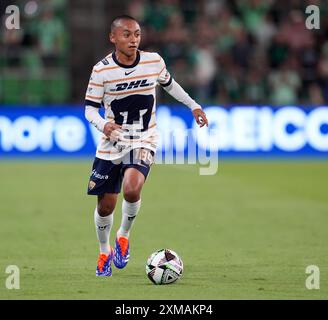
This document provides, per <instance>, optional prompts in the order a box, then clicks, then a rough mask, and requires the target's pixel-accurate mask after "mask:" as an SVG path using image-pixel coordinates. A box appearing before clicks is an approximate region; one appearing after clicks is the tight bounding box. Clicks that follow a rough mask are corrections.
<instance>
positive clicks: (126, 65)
mask: <svg viewBox="0 0 328 320" xmlns="http://www.w3.org/2000/svg"><path fill="white" fill-rule="evenodd" d="M112 58H113V60H114V62H115V63H116V64H117V65H119V66H120V67H122V68H134V67H135V66H136V65H137V64H138V63H139V61H140V53H139V50H138V51H137V58H136V60H135V61H134V62H133V63H132V64H130V65H128V64H123V63H121V62H119V61H118V60H117V58H116V54H115V51H114V52H113V54H112Z"/></svg>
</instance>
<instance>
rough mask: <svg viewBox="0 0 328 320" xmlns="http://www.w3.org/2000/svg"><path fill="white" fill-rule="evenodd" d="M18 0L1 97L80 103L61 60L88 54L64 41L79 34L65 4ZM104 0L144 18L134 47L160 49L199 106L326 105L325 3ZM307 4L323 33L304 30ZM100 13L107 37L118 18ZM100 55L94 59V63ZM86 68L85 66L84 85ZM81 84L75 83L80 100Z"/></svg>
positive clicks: (6, 36)
mask: <svg viewBox="0 0 328 320" xmlns="http://www.w3.org/2000/svg"><path fill="white" fill-rule="evenodd" d="M1 1H2V0H1ZM4 1H5V0H4ZM5 2H6V1H5ZM95 2H97V1H95ZM102 2H104V1H102ZM107 2H108V1H107ZM23 3H24V6H23V9H22V17H23V18H22V19H23V21H22V25H23V26H24V27H23V28H22V29H21V30H19V32H17V31H15V30H12V31H10V30H2V31H1V32H2V35H1V41H2V44H1V45H2V47H3V48H4V49H3V54H2V55H1V58H0V64H1V66H2V67H4V72H2V73H1V76H0V77H1V78H0V80H1V86H2V88H1V89H0V103H19V102H21V103H64V102H67V103H69V102H79V101H75V100H74V98H72V96H71V95H70V88H71V86H74V81H76V79H75V78H74V76H72V74H73V75H74V72H73V73H72V70H71V69H70V64H69V62H68V61H69V59H68V58H67V57H68V56H69V55H70V54H71V55H73V56H74V54H77V53H79V54H80V55H83V54H84V51H83V48H74V47H72V46H70V41H69V39H70V37H74V36H75V35H74V33H72V32H70V30H69V28H68V22H67V20H68V17H67V14H66V12H67V11H66V10H65V9H67V5H68V4H67V1H65V0H45V1H42V2H41V1H38V2H37V1H23ZM109 3H110V4H109V5H114V3H120V10H121V11H120V12H117V13H120V14H129V15H131V16H133V17H135V18H136V19H137V20H138V21H140V24H141V27H142V43H141V46H140V49H142V50H145V51H157V52H159V53H160V54H161V55H162V57H163V58H164V60H165V61H166V64H167V67H168V69H169V71H170V72H171V74H172V75H173V77H174V78H175V79H176V80H177V81H178V82H179V83H180V84H181V85H182V86H183V87H184V88H185V89H186V91H187V92H188V93H189V94H190V95H191V96H192V97H193V98H195V99H197V100H198V101H199V102H200V103H201V104H219V105H231V104H253V105H254V104H255V105H260V104H272V105H294V104H301V105H320V104H327V103H328V3H327V1H317V0H289V1H286V0H266V1H264V0H230V1H228V0H226V1H225V0H199V1H189V0H133V1H126V0H121V1H109ZM311 4H314V5H317V6H318V7H319V8H320V29H319V30H308V29H306V27H305V19H306V17H307V15H306V13H305V8H306V7H307V6H308V5H311ZM107 5H108V4H107ZM103 12H104V14H105V15H107V16H108V24H107V27H106V28H104V29H105V30H102V32H103V35H102V36H103V41H104V42H106V41H108V38H107V33H108V31H109V21H110V20H111V19H112V18H114V17H113V16H111V15H112V14H113V12H110V11H108V12H107V11H106V10H105V11H103ZM98 32H99V30H98ZM99 58H101V57H99ZM96 62H97V61H96V60H95V61H90V65H92V64H95V63H96ZM89 74H90V70H89V69H88V70H86V79H85V81H86V82H87V80H88V75H89ZM21 79H25V81H27V80H28V81H27V82H29V83H31V88H28V89H26V88H25V89H24V90H23V91H20V90H19V83H20V81H21ZM31 79H32V80H31ZM86 82H85V83H86ZM54 84H56V85H54ZM30 90H33V92H34V93H33V92H32V93H31V91H30ZM84 90H85V88H84V89H83V90H80V91H81V97H82V96H83V95H84ZM16 92H17V94H16ZM22 92H23V93H22ZM159 95H160V96H159V99H158V100H159V102H162V103H174V102H175V101H174V100H173V99H172V98H170V96H169V95H167V94H166V93H165V92H163V90H161V91H159ZM81 102H83V101H81Z"/></svg>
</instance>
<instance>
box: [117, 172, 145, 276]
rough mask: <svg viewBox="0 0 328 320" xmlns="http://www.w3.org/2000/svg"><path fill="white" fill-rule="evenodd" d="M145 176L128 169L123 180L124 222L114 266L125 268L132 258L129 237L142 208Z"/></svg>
mask: <svg viewBox="0 0 328 320" xmlns="http://www.w3.org/2000/svg"><path fill="white" fill-rule="evenodd" d="M144 182H145V176H144V175H143V174H142V173H141V172H140V171H138V170H137V169H135V168H127V169H126V170H125V172H124V179H123V202H122V221H121V226H120V228H119V230H118V231H117V237H116V241H115V255H114V259H113V262H114V265H115V266H116V267H117V268H119V269H121V268H124V267H125V266H126V265H127V263H128V261H129V258H130V248H129V235H130V230H131V228H132V225H133V222H134V219H135V217H136V216H137V214H138V212H139V209H140V206H141V197H140V195H141V190H142V187H143V184H144Z"/></svg>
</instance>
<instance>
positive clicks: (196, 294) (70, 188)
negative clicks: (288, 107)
mask: <svg viewBox="0 0 328 320" xmlns="http://www.w3.org/2000/svg"><path fill="white" fill-rule="evenodd" d="M91 163H92V160H90V161H76V162H75V161H68V162H55V161H43V162H42V161H38V162H34V161H24V162H23V161H16V162H15V161H1V162H0V177H1V183H0V217H1V221H0V239H1V242H0V299H327V298H328V255H327V240H328V231H327V230H328V229H327V226H328V186H327V181H328V163H327V162H324V161H321V162H320V161H317V162H315V161H312V162H311V161H306V162H301V161H281V162H278V161H275V162H274V161H266V162H265V161H263V162H261V161H248V162H241V161H234V162H233V161H230V162H229V161H221V162H220V163H219V170H218V173H217V174H216V175H214V176H200V175H199V171H198V169H199V167H198V166H195V165H190V166H183V165H155V166H154V167H153V168H152V172H151V174H150V176H149V180H148V181H147V183H146V185H145V187H144V190H143V195H142V199H143V203H142V208H141V211H140V212H139V216H138V217H137V219H136V221H135V224H134V229H133V230H132V232H131V259H130V262H129V264H128V265H127V267H126V268H125V269H124V270H117V269H115V268H114V269H113V276H112V277H111V278H97V277H95V267H96V260H97V255H98V245H97V241H96V234H95V229H94V224H93V210H94V207H95V202H96V198H95V197H92V196H87V195H86V193H85V192H86V186H87V181H88V177H89V172H90V168H91ZM120 199H121V196H120ZM120 207H121V205H120V203H119V205H118V207H117V209H116V212H115V219H114V220H115V222H114V227H113V229H112V233H111V243H113V240H114V236H115V233H116V230H117V228H118V226H119V224H120V220H121V212H120ZM164 247H167V248H171V249H173V250H175V251H176V252H177V253H178V254H179V255H180V256H181V258H182V260H183V261H184V265H185V269H184V274H183V277H182V278H181V279H180V280H179V281H178V282H176V283H175V284H172V285H167V286H155V285H153V284H152V283H151V282H150V281H149V280H148V278H147V277H146V274H145V262H146V259H147V257H148V256H149V255H150V254H151V253H152V252H153V251H155V250H157V249H161V248H164ZM8 265H17V266H18V267H19V269H20V289H19V290H14V289H13V290H9V289H7V288H6V286H5V282H6V278H7V277H8V274H6V273H5V269H6V267H7V266H8ZM308 265H317V266H318V267H319V268H320V289H319V290H315V289H314V290H308V289H307V288H306V287H305V281H306V278H307V277H308V276H309V275H307V274H306V273H305V269H306V267H307V266H308Z"/></svg>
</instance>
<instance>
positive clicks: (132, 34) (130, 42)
mask: <svg viewBox="0 0 328 320" xmlns="http://www.w3.org/2000/svg"><path fill="white" fill-rule="evenodd" d="M140 40H141V31H140V26H139V24H138V23H137V22H136V21H133V20H123V21H121V22H120V24H119V26H117V27H116V28H115V29H114V31H113V32H112V33H111V35H110V41H111V42H112V43H114V45H115V47H116V50H118V51H120V52H122V53H124V54H125V55H126V56H128V57H131V56H134V55H136V53H137V50H138V47H139V44H140Z"/></svg>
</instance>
